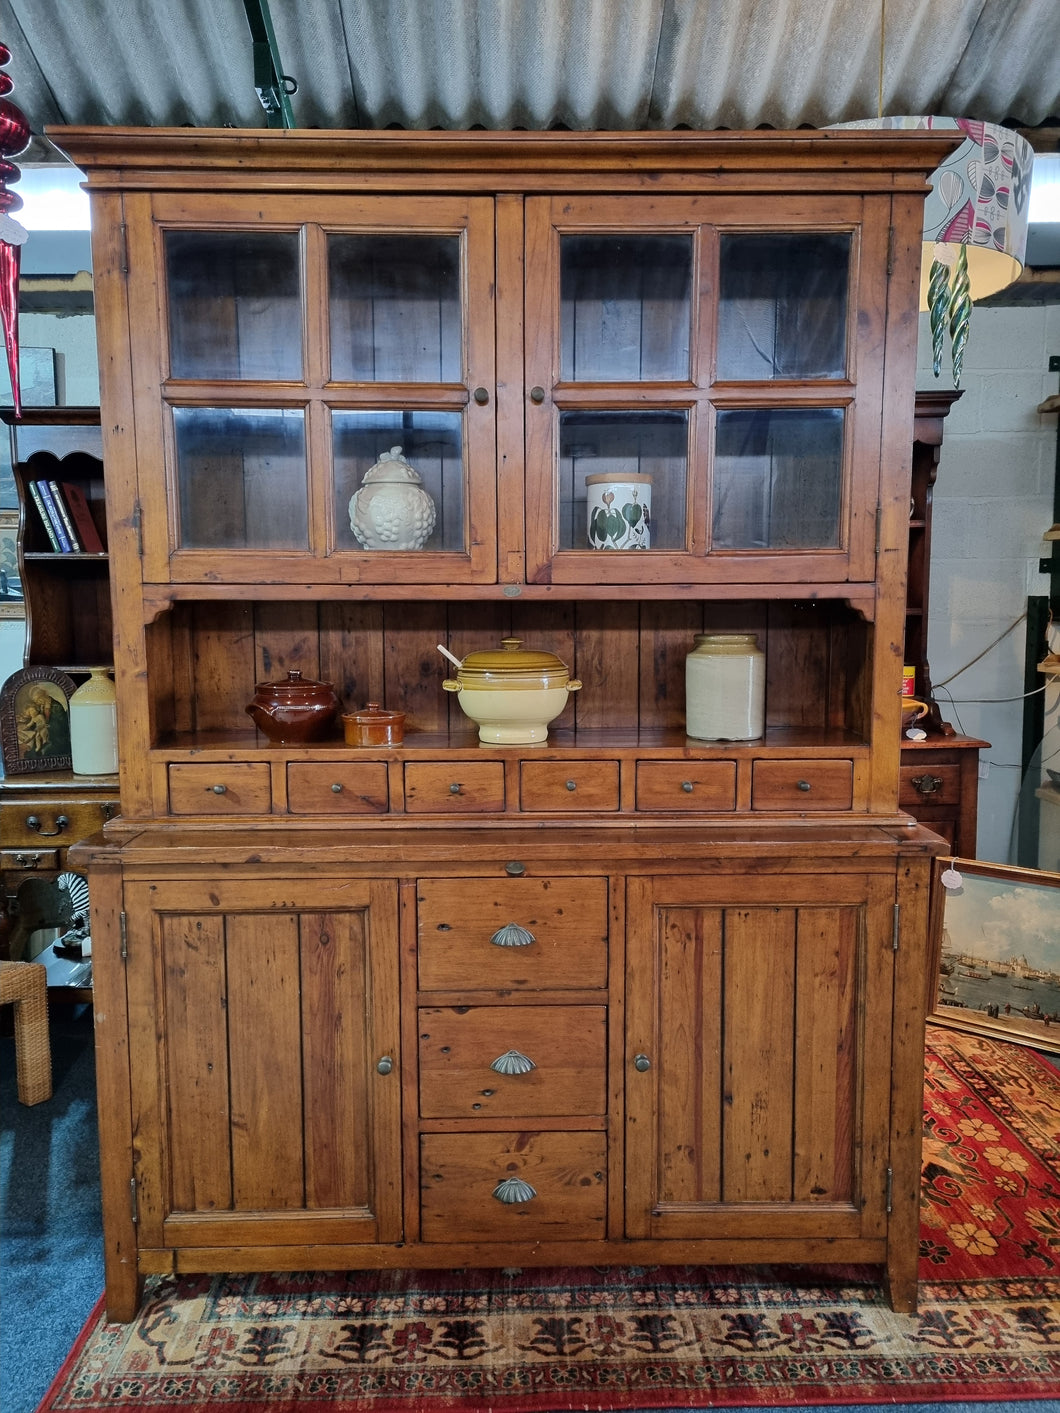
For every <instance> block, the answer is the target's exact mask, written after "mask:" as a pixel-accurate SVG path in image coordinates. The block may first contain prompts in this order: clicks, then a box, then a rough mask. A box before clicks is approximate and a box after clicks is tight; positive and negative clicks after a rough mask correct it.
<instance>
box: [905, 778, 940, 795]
mask: <svg viewBox="0 0 1060 1413" xmlns="http://www.w3.org/2000/svg"><path fill="white" fill-rule="evenodd" d="M909 783H910V784H911V785H912V787H913V789H914V790H916V791H917V792H918V793H919V794H921V795H934V794H937V793H938V791H939V790H941V789H942V777H941V775H914V776H913V778H912V780H911V781H910V782H909Z"/></svg>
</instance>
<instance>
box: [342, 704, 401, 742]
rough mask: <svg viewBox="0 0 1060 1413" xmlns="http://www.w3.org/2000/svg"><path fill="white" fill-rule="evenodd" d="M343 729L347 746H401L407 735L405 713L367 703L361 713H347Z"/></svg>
mask: <svg viewBox="0 0 1060 1413" xmlns="http://www.w3.org/2000/svg"><path fill="white" fill-rule="evenodd" d="M342 727H343V734H344V735H345V737H346V744H347V746H399V745H400V744H401V742H402V739H403V738H404V735H405V713H404V712H403V711H387V710H386V709H385V708H384V707H381V706H380V705H379V703H378V702H367V703H366V704H365V706H364V707H362V709H361V710H360V711H351V712H347V714H346V715H345V716H344V717H343V718H342Z"/></svg>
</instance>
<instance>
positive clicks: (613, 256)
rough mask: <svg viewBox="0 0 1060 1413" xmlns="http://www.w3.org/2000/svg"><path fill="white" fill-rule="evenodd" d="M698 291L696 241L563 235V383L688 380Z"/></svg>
mask: <svg viewBox="0 0 1060 1413" xmlns="http://www.w3.org/2000/svg"><path fill="white" fill-rule="evenodd" d="M691 287H692V237H691V236H682V235H644V236H633V235H622V236H604V235H577V236H563V237H562V238H561V241H560V315H561V322H562V330H561V340H562V352H561V358H560V369H561V371H560V377H561V378H562V379H563V380H564V382H581V383H590V382H605V383H616V382H620V383H633V382H638V383H644V382H674V381H687V379H688V376H689V361H688V349H689V342H690V325H691V300H690V291H691Z"/></svg>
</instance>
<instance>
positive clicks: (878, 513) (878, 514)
mask: <svg viewBox="0 0 1060 1413" xmlns="http://www.w3.org/2000/svg"><path fill="white" fill-rule="evenodd" d="M882 516H883V506H882V505H879V504H877V506H876V548H875V550H874V551H873V553H875V554H879V552H880V520H881V518H882Z"/></svg>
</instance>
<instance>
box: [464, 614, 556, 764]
mask: <svg viewBox="0 0 1060 1413" xmlns="http://www.w3.org/2000/svg"><path fill="white" fill-rule="evenodd" d="M581 685H582V684H581V683H580V682H578V681H576V680H574V679H572V678H571V676H570V673H569V672H568V671H567V668H566V666H565V664H564V663H563V662H562V661H561V660H560V659H559V658H558V657H557V656H556V655H555V653H548V652H534V651H531V650H530V649H526V648H524V647H523V645H522V641H521V639H519V638H504V639H502V640H501V646H500V650H499V651H497V650H496V649H494V650H492V651H489V652H477V653H468V655H467V657H465V658H464V660H463V661H462V662H461V664H460V666H459V668H458V669H457V674H456V678H455V679H452V678H449V679H447V680H446V681H444V682H443V683H442V686H443V687H444V688H445V690H446V691H447V692H457V693H459V695H458V697H457V701H458V702H459V703H460V708H461V710H462V711H463V713H464V715H465V716H467V717H470V719H471V720H472V721H474V722H477V723H478V737H479V740H480V741H484V742H485V743H486V744H487V745H491V746H525V745H542V744H544V742H545V741H547V740H548V726H549V722H550V721H555V719H556V717H557V716H559V714H560V712H561V711H562V710H563V708H564V707H565V706H566V705H567V696H568V694H569V693H571V692H577V691H579V690H580V689H581Z"/></svg>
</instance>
